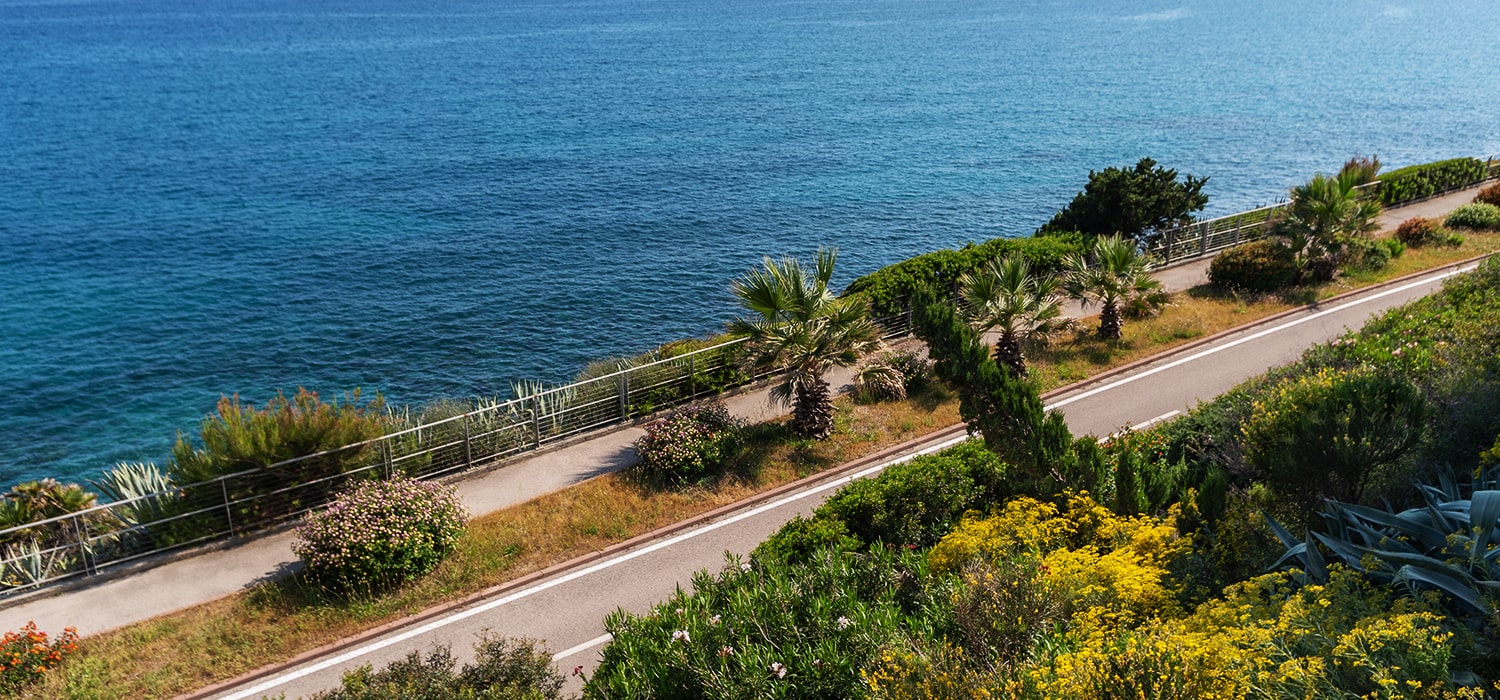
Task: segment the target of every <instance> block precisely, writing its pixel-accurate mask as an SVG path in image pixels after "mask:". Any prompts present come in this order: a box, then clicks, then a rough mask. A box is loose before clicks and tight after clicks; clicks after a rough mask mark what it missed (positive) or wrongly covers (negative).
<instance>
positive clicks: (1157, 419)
mask: <svg viewBox="0 0 1500 700" xmlns="http://www.w3.org/2000/svg"><path fill="white" fill-rule="evenodd" d="M1179 413H1182V411H1167V412H1166V413H1163V414H1161V415H1159V416H1157V417H1155V418H1152V419H1151V420H1148V421H1146V422H1145V423H1136V424H1135V425H1132V426H1130V429H1131V430H1145V429H1146V428H1149V427H1151V426H1153V425H1156V424H1157V423H1160V422H1162V421H1164V420H1166V419H1168V418H1171V417H1172V416H1175V415H1177V414H1179Z"/></svg>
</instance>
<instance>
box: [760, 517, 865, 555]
mask: <svg viewBox="0 0 1500 700" xmlns="http://www.w3.org/2000/svg"><path fill="white" fill-rule="evenodd" d="M863 548H864V543H863V542H860V541H859V538H857V537H855V536H853V535H851V534H849V528H848V526H846V525H845V524H844V521H843V520H840V519H838V518H835V517H830V516H827V515H814V516H812V517H810V518H804V517H802V516H800V515H799V516H797V517H795V518H792V519H791V520H789V521H787V523H786V524H785V525H782V526H781V527H780V528H779V529H777V530H776V532H774V533H771V536H770V537H767V538H766V540H765V541H764V542H761V543H760V544H758V545H756V547H755V552H754V556H755V558H756V559H758V560H761V561H773V560H774V561H786V562H805V561H809V560H811V558H812V556H813V554H814V553H815V552H818V551H821V550H830V549H831V550H833V551H839V552H857V551H859V550H861V549H863Z"/></svg>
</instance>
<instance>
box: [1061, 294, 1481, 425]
mask: <svg viewBox="0 0 1500 700" xmlns="http://www.w3.org/2000/svg"><path fill="white" fill-rule="evenodd" d="M1476 267H1478V266H1477V265H1469V266H1467V267H1463V268H1458V269H1454V270H1449V271H1447V272H1443V273H1440V274H1437V275H1434V276H1432V277H1424V278H1422V279H1420V280H1417V281H1415V282H1408V283H1406V284H1403V285H1401V286H1400V287H1394V288H1391V289H1387V290H1385V291H1383V292H1379V293H1377V294H1371V295H1370V296H1367V297H1362V298H1359V299H1355V300H1353V301H1347V302H1344V303H1342V304H1339V305H1338V306H1335V307H1332V308H1329V309H1324V310H1322V311H1319V312H1317V313H1314V314H1311V315H1308V316H1303V317H1302V318H1299V319H1295V320H1292V321H1287V322H1286V323H1283V324H1281V325H1279V326H1275V327H1272V328H1267V329H1265V330H1263V331H1259V332H1257V333H1252V334H1250V335H1247V336H1245V337H1243V338H1238V339H1236V340H1233V341H1231V342H1228V343H1224V344H1223V345H1215V346H1214V347H1211V348H1209V349H1207V350H1203V351H1201V352H1196V353H1193V354H1192V355H1189V356H1187V357H1183V358H1180V359H1177V360H1173V361H1171V362H1168V363H1167V364H1164V365H1162V366H1160V367H1153V368H1151V369H1149V370H1146V371H1144V372H1140V373H1138V374H1132V375H1130V376H1128V377H1124V378H1121V379H1117V380H1115V381H1113V382H1110V383H1108V384H1105V385H1103V386H1099V387H1095V388H1093V389H1090V390H1088V391H1085V392H1082V393H1079V394H1074V395H1073V396H1069V397H1068V398H1066V399H1063V400H1061V401H1057V402H1055V403H1053V404H1052V405H1050V406H1046V407H1045V408H1046V409H1047V410H1049V411H1050V410H1052V409H1055V408H1062V407H1063V406H1066V405H1068V404H1070V403H1073V402H1074V401H1082V400H1083V399H1086V398H1089V397H1090V396H1097V395H1099V394H1101V393H1104V392H1106V391H1109V390H1110V389H1114V388H1115V387H1119V386H1123V385H1125V384H1129V383H1131V382H1134V381H1138V380H1141V379H1145V378H1146V377H1149V376H1151V375H1154V374H1158V373H1161V372H1165V371H1167V370H1169V369H1172V368H1174V367H1180V366H1182V365H1185V364H1187V363H1189V362H1192V361H1194V360H1201V359H1203V358H1205V357H1208V356H1209V355H1213V354H1215V353H1219V352H1223V351H1225V350H1228V349H1230V348H1233V347H1237V346H1240V345H1244V344H1245V343H1248V342H1250V341H1252V340H1258V339H1260V338H1264V337H1266V336H1268V335H1270V334H1272V333H1278V332H1280V331H1284V330H1286V329H1288V328H1292V327H1294V326H1299V325H1302V324H1304V323H1307V322H1308V321H1312V320H1314V319H1318V318H1322V317H1324V316H1327V315H1329V314H1333V313H1338V312H1340V311H1343V310H1345V309H1350V308H1353V307H1355V306H1358V305H1360V304H1363V303H1365V302H1368V301H1374V300H1376V299H1380V298H1383V297H1387V296H1390V295H1392V294H1399V293H1401V292H1404V291H1406V290H1408V289H1415V288H1417V287H1420V286H1422V285H1425V284H1432V283H1433V282H1436V281H1438V280H1442V279H1446V278H1448V277H1452V276H1454V275H1458V274H1463V273H1465V272H1468V271H1470V270H1473V269H1474V268H1476Z"/></svg>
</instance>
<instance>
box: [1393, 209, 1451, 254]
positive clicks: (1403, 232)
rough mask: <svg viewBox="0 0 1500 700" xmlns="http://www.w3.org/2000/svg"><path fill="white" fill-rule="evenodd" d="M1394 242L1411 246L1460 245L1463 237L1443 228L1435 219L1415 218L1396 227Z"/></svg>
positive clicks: (1441, 223)
mask: <svg viewBox="0 0 1500 700" xmlns="http://www.w3.org/2000/svg"><path fill="white" fill-rule="evenodd" d="M1396 240H1398V241H1400V242H1402V243H1404V244H1406V245H1408V246H1411V247H1422V246H1429V245H1447V246H1457V245H1462V244H1463V242H1464V237H1463V236H1462V235H1460V234H1457V233H1454V232H1453V231H1450V230H1448V229H1446V228H1444V227H1443V222H1441V221H1438V220H1437V219H1429V218H1426V217H1421V216H1416V217H1412V218H1410V219H1407V220H1406V221H1403V222H1401V225H1400V226H1397V227H1396Z"/></svg>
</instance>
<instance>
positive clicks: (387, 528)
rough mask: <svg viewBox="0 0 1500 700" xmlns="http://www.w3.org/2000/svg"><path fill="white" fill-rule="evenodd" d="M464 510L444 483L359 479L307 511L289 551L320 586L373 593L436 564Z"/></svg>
mask: <svg viewBox="0 0 1500 700" xmlns="http://www.w3.org/2000/svg"><path fill="white" fill-rule="evenodd" d="M466 517H467V514H466V512H465V510H464V507H463V504H462V503H460V502H459V500H458V495H457V493H455V491H454V489H453V487H451V486H444V485H442V484H436V483H432V482H422V481H415V480H412V479H408V478H404V477H398V478H395V479H390V480H383V481H368V482H363V483H360V484H358V485H356V486H355V487H354V488H353V489H351V490H350V491H348V492H346V493H344V494H342V495H340V496H339V497H338V498H337V499H335V500H334V501H333V503H331V504H329V506H328V508H327V509H326V510H321V511H314V512H312V513H310V514H308V515H307V516H306V517H305V518H304V519H303V521H302V525H301V526H299V527H298V528H297V530H296V534H297V539H296V541H295V542H294V543H293V544H292V552H294V553H295V554H296V555H297V556H298V557H300V558H301V559H302V562H303V563H304V564H306V565H307V576H308V578H309V579H310V580H312V581H314V582H315V583H317V584H318V585H319V586H320V587H321V588H323V589H324V590H325V591H327V592H330V593H333V594H335V595H360V594H373V593H377V592H380V591H382V590H385V589H388V588H390V587H392V586H396V585H400V584H402V583H405V582H407V581H410V580H412V579H414V578H416V577H418V576H421V575H423V574H426V573H427V572H429V571H431V570H432V569H433V568H434V567H436V566H437V565H438V562H440V561H442V559H443V557H445V556H447V554H448V553H449V552H451V551H453V548H454V547H456V546H457V545H458V538H459V536H460V535H461V534H462V533H463V528H464V519H465V518H466Z"/></svg>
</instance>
